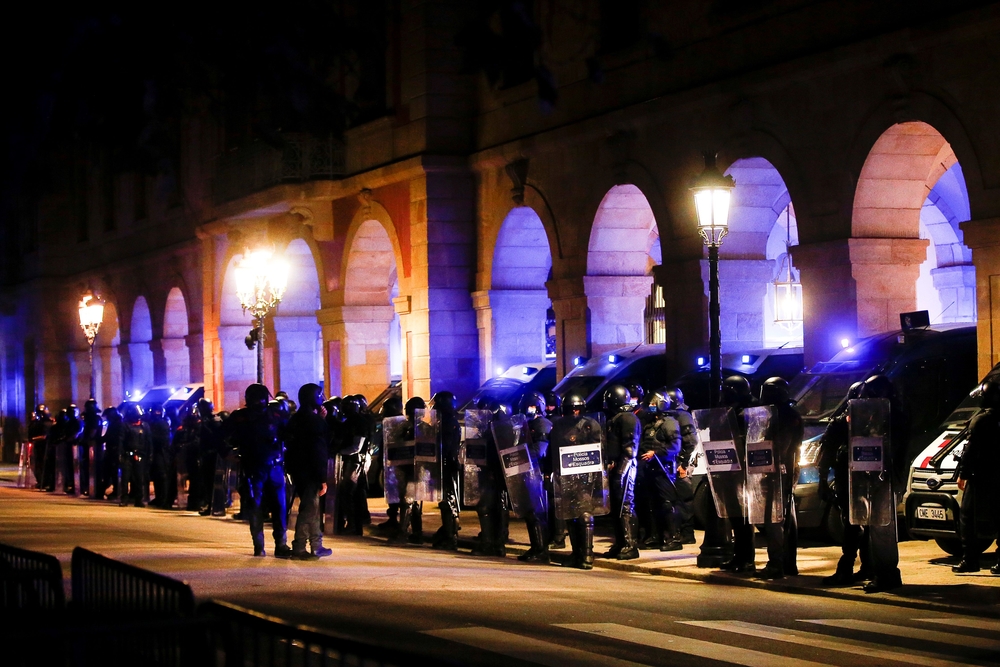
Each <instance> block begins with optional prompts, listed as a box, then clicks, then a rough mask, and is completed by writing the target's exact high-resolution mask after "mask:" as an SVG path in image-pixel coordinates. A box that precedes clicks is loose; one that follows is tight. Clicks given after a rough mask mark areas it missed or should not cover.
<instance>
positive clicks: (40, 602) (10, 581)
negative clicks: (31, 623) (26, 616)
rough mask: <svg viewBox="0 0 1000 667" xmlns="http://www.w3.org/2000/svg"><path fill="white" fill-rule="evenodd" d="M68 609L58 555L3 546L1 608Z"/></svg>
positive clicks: (0, 550)
mask: <svg viewBox="0 0 1000 667" xmlns="http://www.w3.org/2000/svg"><path fill="white" fill-rule="evenodd" d="M65 606H66V592H65V591H64V590H63V574H62V566H61V565H60V564H59V561H58V560H57V559H56V557H55V556H50V555H48V554H42V553H38V552H37V551H28V550H27V549H18V548H17V547H12V546H8V545H6V544H0V609H3V610H5V611H15V610H17V611H26V610H38V611H57V610H60V609H63V608H64V607H65Z"/></svg>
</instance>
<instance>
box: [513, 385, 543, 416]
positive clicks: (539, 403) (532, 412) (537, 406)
mask: <svg viewBox="0 0 1000 667" xmlns="http://www.w3.org/2000/svg"><path fill="white" fill-rule="evenodd" d="M518 411H519V412H520V413H521V414H523V415H527V416H528V417H541V416H543V415H544V414H545V397H544V396H542V394H541V392H538V391H529V392H527V393H526V394H525V395H524V396H522V397H521V404H520V405H519V406H518Z"/></svg>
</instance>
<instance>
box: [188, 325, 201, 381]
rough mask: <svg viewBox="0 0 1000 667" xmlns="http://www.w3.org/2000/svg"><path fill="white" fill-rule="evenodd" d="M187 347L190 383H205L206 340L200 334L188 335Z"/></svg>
mask: <svg viewBox="0 0 1000 667" xmlns="http://www.w3.org/2000/svg"><path fill="white" fill-rule="evenodd" d="M184 344H185V345H186V346H187V364H188V372H187V375H188V378H190V379H189V382H196V383H197V382H204V378H205V340H204V336H202V335H201V334H200V333H196V334H188V335H187V336H185V337H184Z"/></svg>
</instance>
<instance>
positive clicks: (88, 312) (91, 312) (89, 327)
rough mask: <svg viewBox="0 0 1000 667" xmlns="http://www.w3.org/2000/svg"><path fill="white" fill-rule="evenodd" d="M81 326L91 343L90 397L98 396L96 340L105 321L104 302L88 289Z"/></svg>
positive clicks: (82, 304) (81, 310) (81, 309)
mask: <svg viewBox="0 0 1000 667" xmlns="http://www.w3.org/2000/svg"><path fill="white" fill-rule="evenodd" d="M79 309H80V328H82V329H83V334H84V335H85V336H86V337H87V344H88V345H90V398H96V394H97V389H96V382H95V379H94V341H95V340H97V332H98V330H100V328H101V322H103V321H104V302H102V301H101V300H100V298H98V297H97V295H95V294H94V292H93V291H92V290H88V291H87V293H86V294H84V295H83V298H81V299H80V306H79Z"/></svg>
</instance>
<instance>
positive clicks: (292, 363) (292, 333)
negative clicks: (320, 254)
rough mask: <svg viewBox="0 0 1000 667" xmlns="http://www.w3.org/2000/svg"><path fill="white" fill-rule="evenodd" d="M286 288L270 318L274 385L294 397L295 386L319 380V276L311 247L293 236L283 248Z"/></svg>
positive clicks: (297, 389) (321, 350)
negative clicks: (275, 356) (272, 339)
mask: <svg viewBox="0 0 1000 667" xmlns="http://www.w3.org/2000/svg"><path fill="white" fill-rule="evenodd" d="M285 261H286V262H287V263H288V287H287V288H286V290H285V295H284V297H283V298H282V300H281V303H280V304H279V305H278V308H277V310H276V311H275V312H274V314H273V315H272V317H271V321H272V327H273V329H274V341H273V347H274V349H276V350H277V360H276V361H277V364H276V368H275V369H274V376H275V379H274V380H273V382H274V386H273V387H271V390H272V391H274V392H275V393H277V392H278V391H285V392H287V393H288V395H289V396H290V397H292V399H293V400H297V399H296V397H297V396H298V391H299V387H301V386H302V385H304V384H306V383H309V382H315V383H317V384H319V383H320V382H321V381H322V380H323V348H322V340H321V338H320V326H319V322H318V321H317V320H316V311H317V310H319V305H320V304H319V301H320V299H319V279H318V277H317V272H316V262H315V260H314V259H313V255H312V250H311V248H310V247H309V244H307V243H306V242H305V241H304V240H303V239H294V240H293V241H292V242H291V243H289V244H288V247H287V248H286V249H285Z"/></svg>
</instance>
